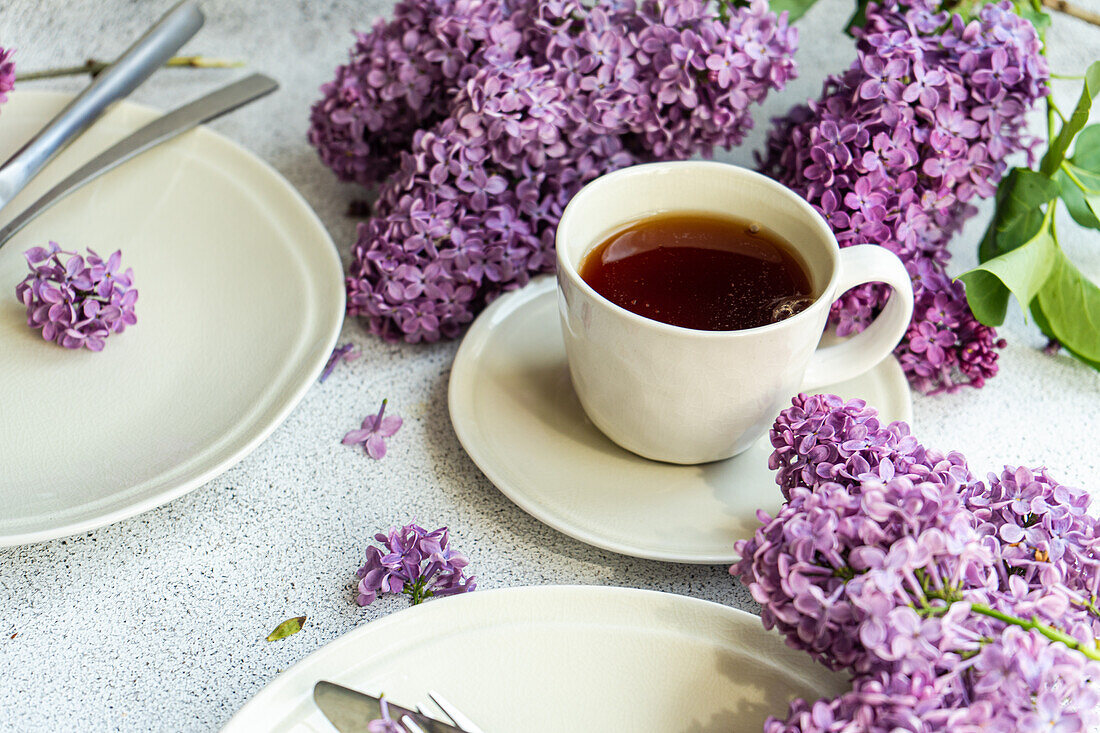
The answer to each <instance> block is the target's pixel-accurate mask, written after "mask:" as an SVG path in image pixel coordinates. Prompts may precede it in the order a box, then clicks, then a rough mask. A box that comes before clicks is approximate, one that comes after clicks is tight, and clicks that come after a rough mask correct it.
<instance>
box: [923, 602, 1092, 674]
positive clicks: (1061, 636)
mask: <svg viewBox="0 0 1100 733" xmlns="http://www.w3.org/2000/svg"><path fill="white" fill-rule="evenodd" d="M928 597H929V598H935V599H938V600H942V601H947V603H948V605H950V604H952V603H955V602H957V600H958V599H957V598H956V597H955V596H954V595H953V594H950V593H943V592H939V591H932V592H930V593H929V594H928ZM946 608H947V606H939V607H928V611H926V613H933V614H937V615H938V614H940V613H945V612H946ZM940 609H944V610H942V611H941V610H940ZM970 610H971V611H973V612H974V613H976V614H979V615H982V616H988V617H990V618H994V619H997V620H998V621H1001V622H1002V623H1005V624H1009V625H1011V626H1019V627H1020V628H1021V629H1024V630H1025V631H1029V630H1031V629H1034V630H1036V631H1038V632H1039V633H1040V634H1042V635H1043V636H1045V637H1046V638H1048V639H1050V640H1051V641H1060V642H1062V643H1063V644H1065V645H1066V646H1067V647H1069V648H1070V649H1075V650H1077V651H1079V652H1081V653H1082V654H1084V655H1085V656H1086V657H1088V658H1089V659H1092V660H1095V661H1098V662H1100V650H1098V649H1097V648H1096V647H1095V646H1093V647H1087V646H1085V645H1083V644H1082V643H1081V642H1079V641H1078V640H1077V639H1075V638H1073V637H1072V636H1070V635H1069V634H1067V633H1066V632H1064V631H1062V630H1060V629H1056V628H1054V627H1053V626H1050V625H1049V624H1044V623H1043V622H1042V621H1040V620H1039V619H1038V618H1036V617H1034V616H1033V617H1032V618H1031V619H1030V620H1028V619H1023V618H1020V617H1019V616H1013V615H1012V614H1008V613H1005V612H1004V611H1000V610H998V609H996V608H993V607H992V606H988V605H986V604H984V603H971V604H970Z"/></svg>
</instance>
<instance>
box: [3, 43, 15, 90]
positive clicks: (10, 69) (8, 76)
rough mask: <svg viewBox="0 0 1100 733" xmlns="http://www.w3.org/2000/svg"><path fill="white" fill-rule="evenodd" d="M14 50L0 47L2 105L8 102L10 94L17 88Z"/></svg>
mask: <svg viewBox="0 0 1100 733" xmlns="http://www.w3.org/2000/svg"><path fill="white" fill-rule="evenodd" d="M11 55H12V50H11V49H10V48H9V49H5V48H4V47H3V46H0V104H3V103H4V102H6V101H8V92H10V91H11V90H12V89H14V88H15V62H14V61H12V60H11Z"/></svg>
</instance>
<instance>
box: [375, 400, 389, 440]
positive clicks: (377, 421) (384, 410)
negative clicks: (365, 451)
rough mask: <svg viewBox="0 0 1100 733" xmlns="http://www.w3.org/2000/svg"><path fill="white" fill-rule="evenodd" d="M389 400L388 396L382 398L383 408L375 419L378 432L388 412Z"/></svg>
mask: <svg viewBox="0 0 1100 733" xmlns="http://www.w3.org/2000/svg"><path fill="white" fill-rule="evenodd" d="M389 401H390V400H389V398H388V397H386V398H384V399H383V400H382V409H380V410H379V411H378V417H376V418H375V420H374V430H375V432H377V431H378V429H379V428H381V427H382V416H383V415H385V414H386V403H387V402H389Z"/></svg>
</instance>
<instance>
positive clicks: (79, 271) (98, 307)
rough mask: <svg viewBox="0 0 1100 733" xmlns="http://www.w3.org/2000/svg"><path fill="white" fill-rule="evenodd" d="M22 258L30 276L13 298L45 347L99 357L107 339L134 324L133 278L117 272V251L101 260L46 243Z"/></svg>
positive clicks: (119, 257)
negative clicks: (47, 343)
mask: <svg viewBox="0 0 1100 733" xmlns="http://www.w3.org/2000/svg"><path fill="white" fill-rule="evenodd" d="M63 255H64V256H65V260H64V261H62V256H63ZM23 256H24V257H25V258H26V260H27V265H28V267H29V268H30V271H31V272H30V274H29V275H27V276H26V277H25V278H24V279H23V280H22V281H21V282H20V283H19V284H18V285H16V286H15V297H16V298H18V299H19V302H20V303H22V304H23V306H24V307H25V308H26V310H27V325H28V326H30V327H31V328H34V329H37V330H39V331H41V332H42V338H44V339H45V340H46V341H52V342H54V343H55V344H58V345H59V346H63V347H65V348H66V349H80V348H88V349H90V350H91V351H102V350H103V347H104V346H105V345H106V341H107V337H108V336H110V335H111V334H112V333H122V332H123V331H125V330H126V327H127V326H132V325H134V324H135V323H137V315H135V313H134V304H135V303H136V302H137V299H138V291H137V288H135V287H134V272H133V270H132V269H131V268H126V270H123V269H122V252H121V251H117V252H115V253H114V254H112V255H111V256H110V257H108V258H107V259H106V260H104V259H103V258H102V257H100V256H99V255H98V254H97V253H96V252H95V251H94V250H91V249H89V250H88V251H87V254H86V255H79V254H77V253H76V252H67V251H64V250H62V249H61V247H60V246H59V245H58V244H57V242H50V243H49V244H48V245H47V246H46V247H32V248H30V249H28V250H27V251H26V252H25V253H24V255H23Z"/></svg>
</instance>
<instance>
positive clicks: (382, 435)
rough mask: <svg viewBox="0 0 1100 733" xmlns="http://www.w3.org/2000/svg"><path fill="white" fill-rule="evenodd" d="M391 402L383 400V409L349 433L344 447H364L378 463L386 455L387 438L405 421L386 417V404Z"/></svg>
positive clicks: (395, 417) (396, 417)
mask: <svg viewBox="0 0 1100 733" xmlns="http://www.w3.org/2000/svg"><path fill="white" fill-rule="evenodd" d="M388 402H389V400H382V407H381V408H379V410H378V413H377V414H375V415H367V416H366V417H365V418H363V424H362V426H361V427H359V428H356V429H355V430H350V431H348V434H347V435H345V436H344V440H343V441H342V442H343V443H344V445H362V446H363V448H364V449H366V451H367V455H368V456H370V457H371V458H373V459H374V460H376V461H378V460H381V459H382V458H384V457H385V455H386V438H389V437H392V436H393V434H394V433H396V432H397V431H398V430H400V429H401V425H402V424H403V423H404V421H403V420H402V419H401V418H400V417H398V416H396V415H390V416H389V417H386V416H385V415H386V404H387V403H388Z"/></svg>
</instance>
